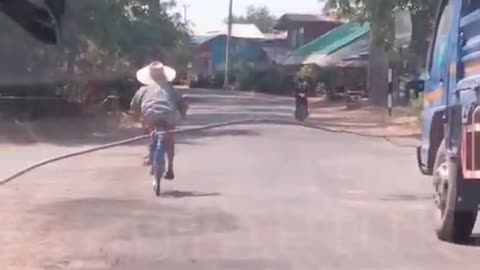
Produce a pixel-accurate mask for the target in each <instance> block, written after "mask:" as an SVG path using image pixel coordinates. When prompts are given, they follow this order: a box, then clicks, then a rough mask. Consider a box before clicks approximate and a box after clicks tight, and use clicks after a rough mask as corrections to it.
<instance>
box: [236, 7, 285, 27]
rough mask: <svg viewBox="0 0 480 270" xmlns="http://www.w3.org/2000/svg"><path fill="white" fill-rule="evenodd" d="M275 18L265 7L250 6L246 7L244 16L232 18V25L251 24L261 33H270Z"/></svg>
mask: <svg viewBox="0 0 480 270" xmlns="http://www.w3.org/2000/svg"><path fill="white" fill-rule="evenodd" d="M276 21H277V18H276V17H275V16H274V15H273V14H272V13H271V12H270V10H269V9H268V7H267V6H255V5H250V6H248V7H247V10H246V13H245V15H242V16H233V22H234V23H252V24H255V25H256V26H257V27H258V29H260V31H262V32H263V33H270V32H272V31H273V27H274V26H275V23H276Z"/></svg>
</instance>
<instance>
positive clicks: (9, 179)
mask: <svg viewBox="0 0 480 270" xmlns="http://www.w3.org/2000/svg"><path fill="white" fill-rule="evenodd" d="M245 124H276V125H290V126H302V127H305V128H311V129H317V130H322V131H326V132H330V133H344V134H352V135H357V136H362V137H368V138H381V139H385V140H386V141H388V142H389V143H391V144H394V145H395V146H399V147H416V146H415V145H407V144H398V143H396V142H394V141H392V140H391V139H390V138H394V137H402V136H381V135H371V134H364V133H361V132H355V131H351V130H346V129H335V128H330V127H327V126H320V125H313V124H308V123H301V122H296V121H288V120H273V119H245V120H238V121H227V122H222V123H217V124H211V125H205V126H200V127H193V128H184V129H177V130H175V131H174V133H176V134H180V133H191V132H196V131H204V130H209V129H214V128H221V127H228V126H235V125H245ZM149 138H150V136H149V135H141V136H137V137H133V138H130V139H126V140H121V141H117V142H113V143H109V144H104V145H100V146H96V147H92V148H89V149H86V150H81V151H76V152H73V153H68V154H64V155H61V156H57V157H53V158H49V159H46V160H43V161H40V162H37V163H35V164H32V165H30V166H28V167H26V168H24V169H22V170H20V171H18V172H17V173H15V174H13V175H11V176H9V177H7V178H6V179H3V180H1V181H0V186H4V185H6V184H8V183H10V182H12V181H13V180H15V179H17V178H19V177H20V176H22V175H24V174H26V173H29V172H31V171H33V170H35V169H37V168H40V167H43V166H45V165H48V164H51V163H54V162H57V161H61V160H64V159H68V158H72V157H77V156H81V155H85V154H89V153H93V152H97V151H101V150H105V149H109V148H114V147H117V146H122V145H127V144H131V143H134V142H137V141H141V140H146V139H149Z"/></svg>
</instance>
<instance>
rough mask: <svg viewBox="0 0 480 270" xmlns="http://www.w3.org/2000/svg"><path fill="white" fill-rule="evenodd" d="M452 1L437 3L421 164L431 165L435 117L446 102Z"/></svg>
mask: <svg viewBox="0 0 480 270" xmlns="http://www.w3.org/2000/svg"><path fill="white" fill-rule="evenodd" d="M454 2H455V1H454V0H442V2H441V4H440V8H439V12H438V15H437V20H436V23H435V25H436V27H435V34H434V38H433V41H432V44H431V45H430V50H429V55H428V61H427V80H426V81H425V94H424V102H425V104H424V114H423V127H422V145H421V147H420V148H419V152H418V154H419V156H418V157H419V165H420V167H421V168H422V167H423V168H429V169H431V168H432V167H433V161H434V158H435V155H436V151H437V148H438V146H439V145H440V142H441V140H442V137H443V135H442V134H443V124H442V123H441V121H439V120H442V118H441V117H443V116H442V115H441V113H439V112H441V111H443V110H444V108H445V105H446V97H447V88H448V83H449V76H448V74H449V73H448V69H449V62H450V61H449V60H450V55H449V54H450V49H449V40H450V35H451V32H452V31H451V30H452V29H453V25H454V24H453V17H454V15H455V14H454ZM439 117H440V119H438V118H439ZM422 171H423V169H422ZM425 172H428V170H426V171H425Z"/></svg>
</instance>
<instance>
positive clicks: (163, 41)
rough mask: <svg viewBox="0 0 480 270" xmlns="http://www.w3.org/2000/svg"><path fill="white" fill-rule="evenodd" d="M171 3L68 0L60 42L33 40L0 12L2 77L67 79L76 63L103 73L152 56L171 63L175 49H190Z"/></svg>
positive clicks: (74, 71) (75, 71)
mask: <svg viewBox="0 0 480 270" xmlns="http://www.w3.org/2000/svg"><path fill="white" fill-rule="evenodd" d="M155 2H156V3H158V5H155ZM152 4H153V6H152ZM174 5H175V3H174V2H173V1H170V2H165V1H162V2H160V1H153V0H116V1H107V0H103V1H98V0H82V1H68V5H67V7H66V14H65V19H64V25H63V36H62V40H61V42H60V45H58V46H47V45H45V44H42V43H40V42H38V41H36V40H34V39H33V38H32V37H30V36H29V35H28V34H27V33H25V32H24V31H21V30H20V28H19V27H18V26H17V25H14V24H13V23H12V22H11V21H10V20H9V19H8V18H6V17H5V16H3V15H0V32H1V33H2V35H3V36H4V37H8V39H7V38H3V39H1V40H0V57H2V59H3V60H4V61H2V63H1V64H0V77H1V78H2V79H5V78H18V79H20V80H22V79H23V80H24V79H25V78H26V77H27V76H30V77H35V78H44V79H46V80H48V78H53V77H57V78H60V77H64V78H71V76H70V75H73V76H77V75H78V68H79V64H80V63H88V68H87V69H86V70H85V71H86V72H87V73H88V74H90V75H92V76H99V77H101V76H104V75H105V76H107V75H111V74H124V73H126V72H128V70H129V69H132V68H135V67H136V66H139V65H142V64H145V63H146V62H148V61H151V60H152V59H155V58H157V59H160V60H163V61H166V62H169V64H170V63H171V62H175V61H176V60H177V59H176V55H177V53H179V54H181V57H179V58H181V59H184V58H185V56H184V55H185V52H184V51H182V49H183V48H186V50H188V49H189V45H190V38H189V35H188V29H187V28H186V26H185V25H183V22H181V20H180V19H179V18H180V16H179V14H175V13H171V12H170V8H171V7H173V6H174ZM185 65H186V63H185ZM67 73H70V75H68V74H67ZM4 81H5V80H4Z"/></svg>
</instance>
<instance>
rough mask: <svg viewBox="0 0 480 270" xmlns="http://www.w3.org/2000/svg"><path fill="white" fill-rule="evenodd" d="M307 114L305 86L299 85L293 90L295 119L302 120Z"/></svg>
mask: <svg viewBox="0 0 480 270" xmlns="http://www.w3.org/2000/svg"><path fill="white" fill-rule="evenodd" d="M308 115H309V112H308V91H307V87H306V86H304V85H300V86H299V87H298V89H297V91H295V119H296V120H297V121H300V122H304V121H305V120H306V119H307V117H308Z"/></svg>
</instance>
